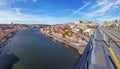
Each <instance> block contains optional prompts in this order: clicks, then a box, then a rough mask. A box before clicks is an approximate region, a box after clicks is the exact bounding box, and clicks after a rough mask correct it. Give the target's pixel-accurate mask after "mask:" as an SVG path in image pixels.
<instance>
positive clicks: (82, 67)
mask: <svg viewBox="0 0 120 69" xmlns="http://www.w3.org/2000/svg"><path fill="white" fill-rule="evenodd" d="M93 38H94V35H92V36H91V38H90V40H89V42H88V44H87V45H86V48H85V50H84V52H83V55H82V56H81V57H80V59H79V60H78V62H77V64H76V66H75V68H74V69H89V65H90V64H91V53H92V49H93Z"/></svg>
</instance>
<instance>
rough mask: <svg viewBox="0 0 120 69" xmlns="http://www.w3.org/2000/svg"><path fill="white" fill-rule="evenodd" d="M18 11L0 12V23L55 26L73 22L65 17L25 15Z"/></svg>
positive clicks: (16, 9) (17, 9)
mask: <svg viewBox="0 0 120 69" xmlns="http://www.w3.org/2000/svg"><path fill="white" fill-rule="evenodd" d="M20 10H21V9H20V8H15V9H14V10H0V23H11V22H12V21H13V22H15V23H31V24H34V23H37V24H57V23H65V22H68V21H74V20H75V19H72V18H65V17H52V16H44V15H33V14H25V13H22V12H20ZM19 13H20V14H19Z"/></svg>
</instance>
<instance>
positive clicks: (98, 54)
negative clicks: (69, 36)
mask: <svg viewBox="0 0 120 69" xmlns="http://www.w3.org/2000/svg"><path fill="white" fill-rule="evenodd" d="M119 37H120V30H118V29H112V28H107V27H99V26H97V27H96V29H95V31H94V34H93V35H92V36H91V38H90V40H89V42H88V44H87V45H86V48H85V50H84V52H83V54H82V56H81V58H80V59H79V60H78V62H77V64H76V66H75V68H74V69H120V38H119Z"/></svg>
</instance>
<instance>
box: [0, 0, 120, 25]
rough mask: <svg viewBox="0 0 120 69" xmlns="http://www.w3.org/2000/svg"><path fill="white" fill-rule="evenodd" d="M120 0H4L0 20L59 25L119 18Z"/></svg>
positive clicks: (0, 10)
mask: <svg viewBox="0 0 120 69" xmlns="http://www.w3.org/2000/svg"><path fill="white" fill-rule="evenodd" d="M119 7H120V0H9V1H8V0H0V15H1V16H0V23H11V22H12V21H13V22H15V23H25V24H29V23H30V24H59V23H66V22H71V21H75V20H92V21H104V20H108V21H109V20H115V19H119V16H120V13H119V11H120V9H119Z"/></svg>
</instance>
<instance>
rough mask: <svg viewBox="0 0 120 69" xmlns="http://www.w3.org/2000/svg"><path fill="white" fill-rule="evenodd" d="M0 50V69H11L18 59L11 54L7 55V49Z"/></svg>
mask: <svg viewBox="0 0 120 69" xmlns="http://www.w3.org/2000/svg"><path fill="white" fill-rule="evenodd" d="M7 48H8V47H7ZM2 49H4V50H1V54H0V69H12V66H13V65H14V64H15V63H16V62H18V61H19V60H20V59H19V58H18V57H17V56H15V55H14V54H12V53H10V54H8V49H5V48H2Z"/></svg>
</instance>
